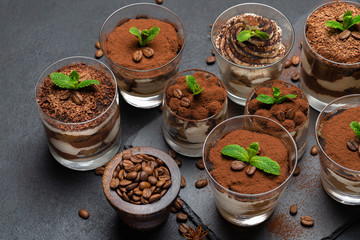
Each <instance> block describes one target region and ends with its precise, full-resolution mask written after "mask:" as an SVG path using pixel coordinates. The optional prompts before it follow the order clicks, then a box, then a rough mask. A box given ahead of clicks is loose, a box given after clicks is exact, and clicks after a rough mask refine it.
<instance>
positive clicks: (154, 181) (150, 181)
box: [147, 176, 158, 185]
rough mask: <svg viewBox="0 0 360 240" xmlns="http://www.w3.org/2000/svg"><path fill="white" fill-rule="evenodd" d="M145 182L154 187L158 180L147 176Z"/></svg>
mask: <svg viewBox="0 0 360 240" xmlns="http://www.w3.org/2000/svg"><path fill="white" fill-rule="evenodd" d="M147 180H148V182H149V183H150V184H151V185H155V184H156V183H157V182H158V180H157V179H156V177H154V176H149V177H148V179H147Z"/></svg>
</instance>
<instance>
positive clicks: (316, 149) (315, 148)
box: [310, 145, 318, 155]
mask: <svg viewBox="0 0 360 240" xmlns="http://www.w3.org/2000/svg"><path fill="white" fill-rule="evenodd" d="M310 154H311V155H316V154H318V148H317V146H316V145H314V146H313V147H312V148H311V150H310Z"/></svg>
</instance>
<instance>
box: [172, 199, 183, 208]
mask: <svg viewBox="0 0 360 240" xmlns="http://www.w3.org/2000/svg"><path fill="white" fill-rule="evenodd" d="M183 205H184V203H183V202H182V201H181V199H180V198H176V200H175V202H174V207H175V208H176V209H177V210H181V209H182V207H183Z"/></svg>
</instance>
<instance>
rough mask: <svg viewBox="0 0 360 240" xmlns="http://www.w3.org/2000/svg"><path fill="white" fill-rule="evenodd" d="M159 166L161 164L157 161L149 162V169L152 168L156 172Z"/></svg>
mask: <svg viewBox="0 0 360 240" xmlns="http://www.w3.org/2000/svg"><path fill="white" fill-rule="evenodd" d="M158 166H159V164H158V163H157V162H155V161H151V162H149V167H151V168H152V170H154V169H155V168H157V167H158Z"/></svg>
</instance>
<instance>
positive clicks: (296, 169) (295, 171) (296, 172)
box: [294, 166, 301, 176]
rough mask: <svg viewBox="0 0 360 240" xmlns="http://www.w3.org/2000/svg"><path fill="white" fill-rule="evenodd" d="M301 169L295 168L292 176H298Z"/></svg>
mask: <svg viewBox="0 0 360 240" xmlns="http://www.w3.org/2000/svg"><path fill="white" fill-rule="evenodd" d="M300 171H301V168H300V167H299V166H296V168H295V170H294V176H297V175H299V174H300Z"/></svg>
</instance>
